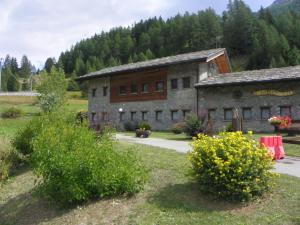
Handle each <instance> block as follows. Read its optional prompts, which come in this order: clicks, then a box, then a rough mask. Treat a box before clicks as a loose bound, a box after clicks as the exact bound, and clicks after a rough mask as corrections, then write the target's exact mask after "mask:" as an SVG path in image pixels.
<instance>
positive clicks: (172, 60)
mask: <svg viewBox="0 0 300 225" xmlns="http://www.w3.org/2000/svg"><path fill="white" fill-rule="evenodd" d="M225 51H226V50H225V49H224V48H219V49H211V50H205V51H199V52H191V53H187V54H181V55H175V56H168V57H164V58H159V59H153V60H148V61H144V62H137V63H130V64H127V65H121V66H115V67H109V68H105V69H102V70H99V71H97V72H93V73H89V74H86V75H84V76H81V77H78V78H77V79H76V80H89V79H92V78H96V77H102V76H109V75H113V74H118V73H125V72H134V71H139V70H143V69H150V68H157V67H164V66H169V65H174V64H180V63H186V62H193V61H206V60H208V59H209V58H211V57H214V56H216V55H218V54H220V53H225Z"/></svg>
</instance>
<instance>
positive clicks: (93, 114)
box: [91, 112, 97, 122]
mask: <svg viewBox="0 0 300 225" xmlns="http://www.w3.org/2000/svg"><path fill="white" fill-rule="evenodd" d="M91 115H92V118H91V120H92V122H96V115H97V114H96V113H95V112H92V114H91Z"/></svg>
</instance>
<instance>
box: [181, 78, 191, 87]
mask: <svg viewBox="0 0 300 225" xmlns="http://www.w3.org/2000/svg"><path fill="white" fill-rule="evenodd" d="M182 87H183V88H190V87H191V78H190V77H184V78H182Z"/></svg>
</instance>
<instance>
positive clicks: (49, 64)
mask: <svg viewBox="0 0 300 225" xmlns="http://www.w3.org/2000/svg"><path fill="white" fill-rule="evenodd" d="M55 64H56V61H55V58H47V60H46V62H45V66H44V69H45V70H46V71H47V73H50V72H51V68H52V66H55Z"/></svg>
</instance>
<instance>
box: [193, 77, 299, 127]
mask: <svg viewBox="0 0 300 225" xmlns="http://www.w3.org/2000/svg"><path fill="white" fill-rule="evenodd" d="M259 90H276V91H280V92H286V91H294V94H293V95H291V96H286V97H280V96H274V95H264V96H257V95H255V94H254V92H255V91H259ZM198 95H199V96H198V97H199V110H201V109H205V110H208V109H215V110H216V111H215V118H214V122H213V124H214V129H215V130H216V131H221V130H223V129H224V128H225V127H226V126H227V125H228V124H229V123H230V122H229V121H225V120H224V109H226V108H235V107H236V108H238V109H239V113H240V115H241V114H242V108H251V110H252V119H250V120H249V121H244V129H245V130H253V131H256V132H272V131H273V130H274V128H273V126H271V125H269V123H268V122H267V120H262V119H261V107H270V109H271V116H273V115H280V107H282V106H291V110H292V118H293V119H294V120H300V82H299V81H294V82H281V83H268V84H255V85H240V86H225V87H207V88H199V92H198Z"/></svg>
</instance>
